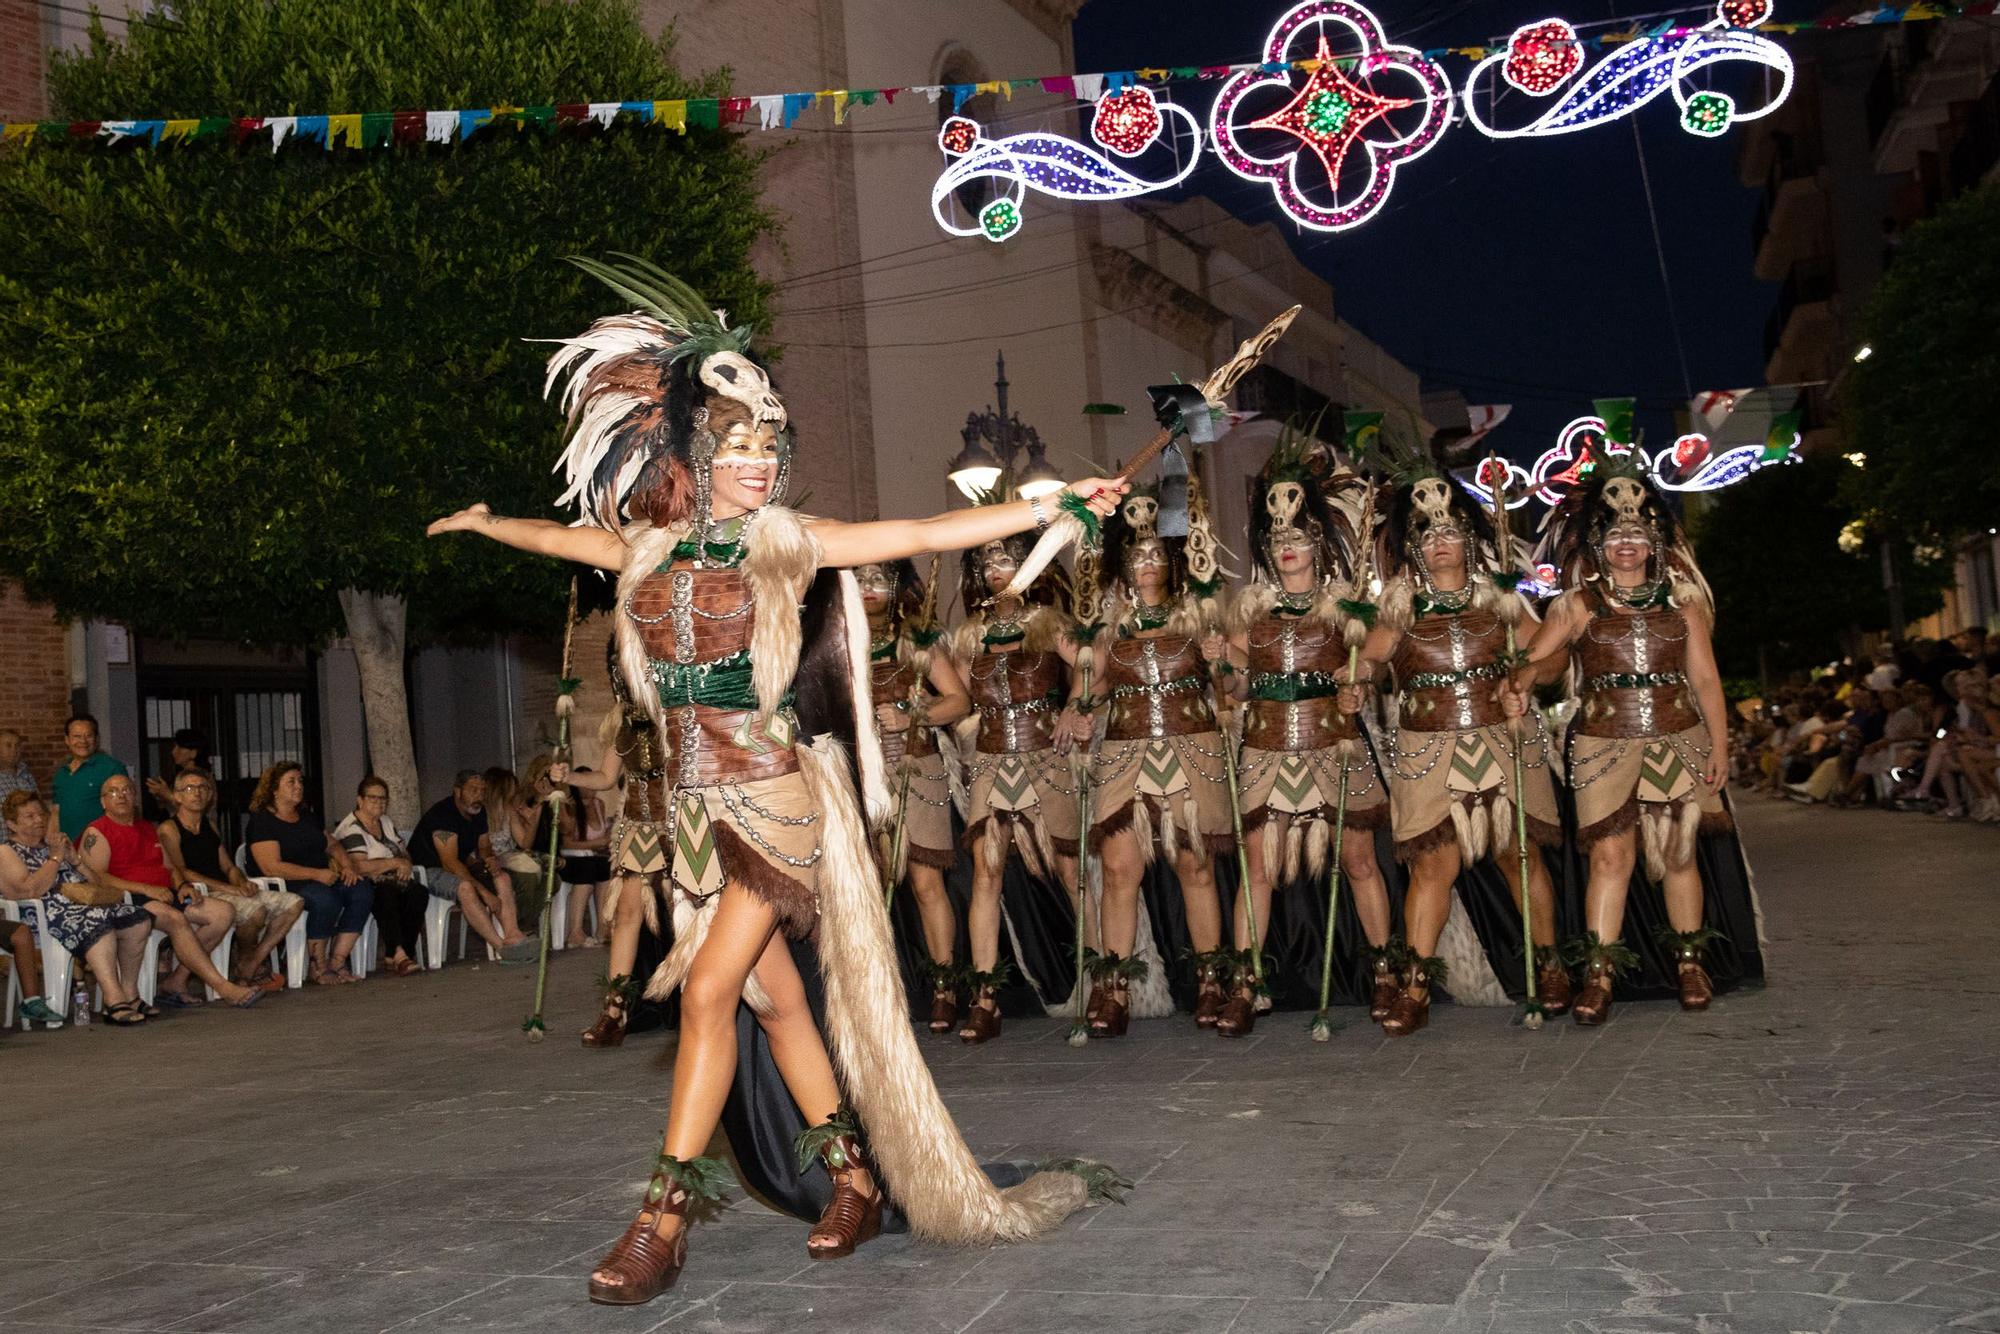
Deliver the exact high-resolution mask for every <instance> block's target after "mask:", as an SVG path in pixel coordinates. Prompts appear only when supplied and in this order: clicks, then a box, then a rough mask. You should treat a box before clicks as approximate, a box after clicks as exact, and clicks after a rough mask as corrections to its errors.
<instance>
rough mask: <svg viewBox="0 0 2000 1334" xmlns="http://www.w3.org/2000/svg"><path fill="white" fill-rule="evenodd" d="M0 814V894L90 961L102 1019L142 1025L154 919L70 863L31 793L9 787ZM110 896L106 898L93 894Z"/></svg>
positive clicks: (64, 844)
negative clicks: (0, 836)
mask: <svg viewBox="0 0 2000 1334" xmlns="http://www.w3.org/2000/svg"><path fill="white" fill-rule="evenodd" d="M0 817H4V818H5V819H6V821H7V830H8V838H7V841H6V842H5V843H0V895H4V896H5V897H6V898H9V899H12V900H14V901H15V902H17V903H20V904H22V905H23V906H24V907H27V908H28V910H29V912H30V913H31V914H33V916H34V917H35V918H36V919H37V920H38V923H39V925H38V930H39V932H40V934H41V937H42V940H43V941H44V942H45V943H46V942H48V941H54V942H55V943H56V944H58V945H60V946H62V947H63V948H64V949H66V950H68V951H69V952H70V953H71V954H74V955H76V956H77V957H78V958H80V959H82V960H83V961H84V962H85V963H86V964H88V965H89V967H90V971H91V975H92V976H94V977H95V978H96V979H97V985H98V986H99V987H101V988H102V989H103V991H104V1007H105V1008H104V1017H105V1019H106V1020H107V1021H108V1022H110V1023H113V1024H117V1025H120V1026H126V1025H132V1024H143V1023H145V1022H146V1013H145V1010H144V1008H143V1007H142V1006H141V1005H140V1003H139V969H140V967H141V966H142V965H143V964H144V962H145V958H146V941H147V940H148V939H149V938H150V937H151V936H152V934H153V917H152V914H151V913H148V912H147V911H146V910H145V909H144V908H141V907H137V906H135V905H133V904H129V903H125V902H124V901H123V900H122V899H120V898H118V897H116V896H114V895H111V893H110V891H108V890H105V889H103V888H101V887H100V886H97V885H95V884H93V883H92V882H91V880H90V877H88V876H86V875H85V874H84V873H83V871H82V869H81V868H80V867H78V866H77V864H76V857H75V854H74V852H73V851H72V849H71V848H70V844H69V840H68V839H67V838H64V837H63V835H62V831H61V830H57V831H56V832H55V834H54V835H53V837H51V836H50V834H49V808H48V806H47V804H46V803H44V802H43V801H42V799H41V798H40V797H39V796H37V795H35V794H34V793H33V792H10V793H8V794H7V800H6V804H5V806H4V807H0ZM106 897H110V898H111V901H110V902H108V903H101V904H100V903H95V902H93V900H96V899H101V898H106Z"/></svg>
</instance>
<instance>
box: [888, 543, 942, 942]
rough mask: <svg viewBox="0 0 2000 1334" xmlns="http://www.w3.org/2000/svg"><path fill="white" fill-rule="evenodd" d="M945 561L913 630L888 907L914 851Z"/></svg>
mask: <svg viewBox="0 0 2000 1334" xmlns="http://www.w3.org/2000/svg"><path fill="white" fill-rule="evenodd" d="M943 559H944V556H943V555H942V554H939V555H935V556H932V557H931V572H930V577H929V578H928V579H926V580H925V582H924V605H923V610H921V611H920V612H918V613H917V619H916V622H915V624H913V625H911V626H910V641H911V642H912V643H913V644H914V645H915V646H916V651H915V652H914V653H912V654H911V655H910V665H911V667H913V668H914V669H915V672H916V674H915V676H913V677H912V678H911V680H910V693H909V695H908V696H907V697H905V699H904V701H903V702H904V704H905V706H906V711H907V714H908V717H909V719H910V726H909V728H908V729H907V730H905V731H904V733H903V757H902V760H901V762H900V766H899V767H900V769H901V774H900V781H899V782H898V783H897V785H896V832H895V835H894V837H893V838H892V839H891V840H890V843H889V874H888V881H889V887H888V889H886V890H884V891H883V893H882V902H883V905H884V906H885V907H888V906H893V905H894V904H895V902H896V886H897V885H898V884H900V883H902V879H903V858H904V857H905V856H906V855H908V853H909V848H910V835H909V824H910V747H911V746H912V745H913V744H915V742H916V739H917V733H918V729H919V728H925V727H928V726H929V724H928V723H920V722H918V721H917V720H918V719H919V718H921V717H923V714H922V709H923V699H924V678H925V677H926V676H927V675H929V674H930V669H931V648H932V646H933V645H935V644H936V643H937V585H938V563H939V562H940V561H942V560H943Z"/></svg>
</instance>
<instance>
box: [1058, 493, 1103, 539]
mask: <svg viewBox="0 0 2000 1334" xmlns="http://www.w3.org/2000/svg"><path fill="white" fill-rule="evenodd" d="M1056 507H1057V508H1058V509H1060V510H1062V512H1063V513H1065V514H1067V515H1069V516H1070V517H1072V518H1074V519H1075V520H1076V521H1077V522H1078V523H1080V524H1082V525H1083V532H1084V537H1085V539H1086V540H1087V541H1091V542H1095V541H1097V539H1098V535H1099V534H1100V533H1101V532H1102V531H1103V525H1102V523H1101V522H1100V521H1099V519H1098V517H1097V511H1096V510H1093V509H1092V508H1091V507H1090V502H1089V501H1087V500H1085V499H1084V498H1083V497H1082V496H1080V495H1078V494H1077V493H1076V492H1074V491H1068V490H1065V491H1064V492H1063V493H1062V494H1061V495H1060V496H1058V497H1056Z"/></svg>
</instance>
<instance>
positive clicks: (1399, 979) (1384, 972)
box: [1366, 936, 1409, 1024]
mask: <svg viewBox="0 0 2000 1334" xmlns="http://www.w3.org/2000/svg"><path fill="white" fill-rule="evenodd" d="M1408 953H1409V946H1407V945H1405V944H1404V943H1403V938H1402V937H1401V936H1391V937H1389V939H1388V942H1387V943H1386V944H1383V945H1382V946H1380V947H1375V946H1370V947H1369V949H1368V950H1367V953H1366V957H1367V958H1369V959H1370V960H1372V962H1373V964H1374V969H1373V971H1374V990H1373V992H1372V993H1371V994H1370V995H1369V997H1368V1017H1369V1018H1370V1019H1371V1020H1373V1021H1374V1022H1376V1023H1378V1024H1379V1023H1381V1022H1382V1021H1383V1020H1384V1019H1387V1018H1388V1017H1389V1007H1390V1006H1392V1005H1394V1004H1395V1003H1396V997H1397V996H1398V995H1399V994H1400V993H1401V992H1402V990H1403V965H1404V956H1405V955H1407V954H1408Z"/></svg>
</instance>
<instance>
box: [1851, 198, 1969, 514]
mask: <svg viewBox="0 0 2000 1334" xmlns="http://www.w3.org/2000/svg"><path fill="white" fill-rule="evenodd" d="M1995 237H2000V184H1995V183H1991V182H1989V183H1988V184H1987V185H1985V186H1984V187H1982V188H1980V189H1978V190H1974V191H1972V192H1971V193H1969V194H1966V195H1963V196H1961V197H1960V198H1958V199H1957V200H1954V201H1953V202H1952V203H1951V204H1949V205H1947V206H1946V207H1945V208H1944V209H1943V210H1941V211H1940V212H1939V213H1938V215H1937V216H1936V217H1934V218H1931V219H1930V220H1928V221H1926V222H1922V223H1919V224H1918V225H1917V226H1916V227H1913V228H1912V229H1911V230H1910V233H1909V235H1908V236H1907V237H1906V238H1905V239H1904V241H1903V244H1902V245H1901V246H1900V247H1898V248H1897V251H1896V262H1895V263H1894V264H1892V265H1890V266H1889V269H1888V271H1887V272H1886V273H1884V274H1883V275H1882V281H1881V282H1880V283H1878V284H1877V285H1876V287H1875V291H1874V292H1873V294H1872V295H1871V296H1870V298H1869V302H1868V307H1867V310H1866V312H1865V313H1864V315H1863V317H1862V322H1861V327H1862V333H1863V337H1864V339H1865V340H1866V343H1867V345H1868V346H1869V347H1870V348H1872V349H1873V353H1872V355H1870V356H1869V358H1868V359H1867V360H1866V361H1863V362H1862V363H1860V364H1859V365H1857V366H1855V367H1854V368H1853V369H1852V370H1850V371H1849V372H1848V374H1847V376H1846V377H1845V379H1844V381H1843V383H1842V385H1841V393H1840V398H1841V406H1842V408H1843V410H1844V412H1845V415H1846V418H1847V421H1848V424H1849V428H1850V439H1851V441H1852V443H1851V445H1850V448H1853V449H1857V450H1860V451H1862V452H1863V453H1865V454H1866V455H1867V456H1868V463H1867V467H1866V468H1865V469H1862V470H1861V471H1859V472H1856V473H1854V474H1853V475H1852V476H1850V477H1848V478H1846V479H1845V485H1844V487H1843V490H1844V491H1845V493H1846V495H1847V497H1848V499H1849V502H1850V504H1851V505H1852V506H1853V507H1854V508H1855V509H1856V510H1857V511H1860V512H1863V513H1865V514H1866V515H1867V517H1868V520H1869V524H1870V526H1871V528H1874V529H1876V530H1878V531H1883V532H1889V533H1901V534H1905V535H1907V536H1909V537H1910V538H1912V539H1920V540H1924V541H1928V542H1930V543H1933V544H1936V545H1939V546H1943V547H1947V548H1948V547H1950V546H1952V545H1954V544H1955V543H1956V542H1957V541H1958V539H1960V538H1963V537H1965V536H1966V535H1967V534H1970V533H1975V532H1978V531H1980V530H1982V529H1985V528H1989V527H1991V526H1992V525H1993V523H1994V521H1995V519H1996V517H2000V465H1996V464H1995V462H1994V451H1993V436H1994V432H1995V430H1996V427H2000V322H1996V319H1995V316H1994V312H1995V311H1996V310H2000V246H1995V244H1994V238H1995Z"/></svg>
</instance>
